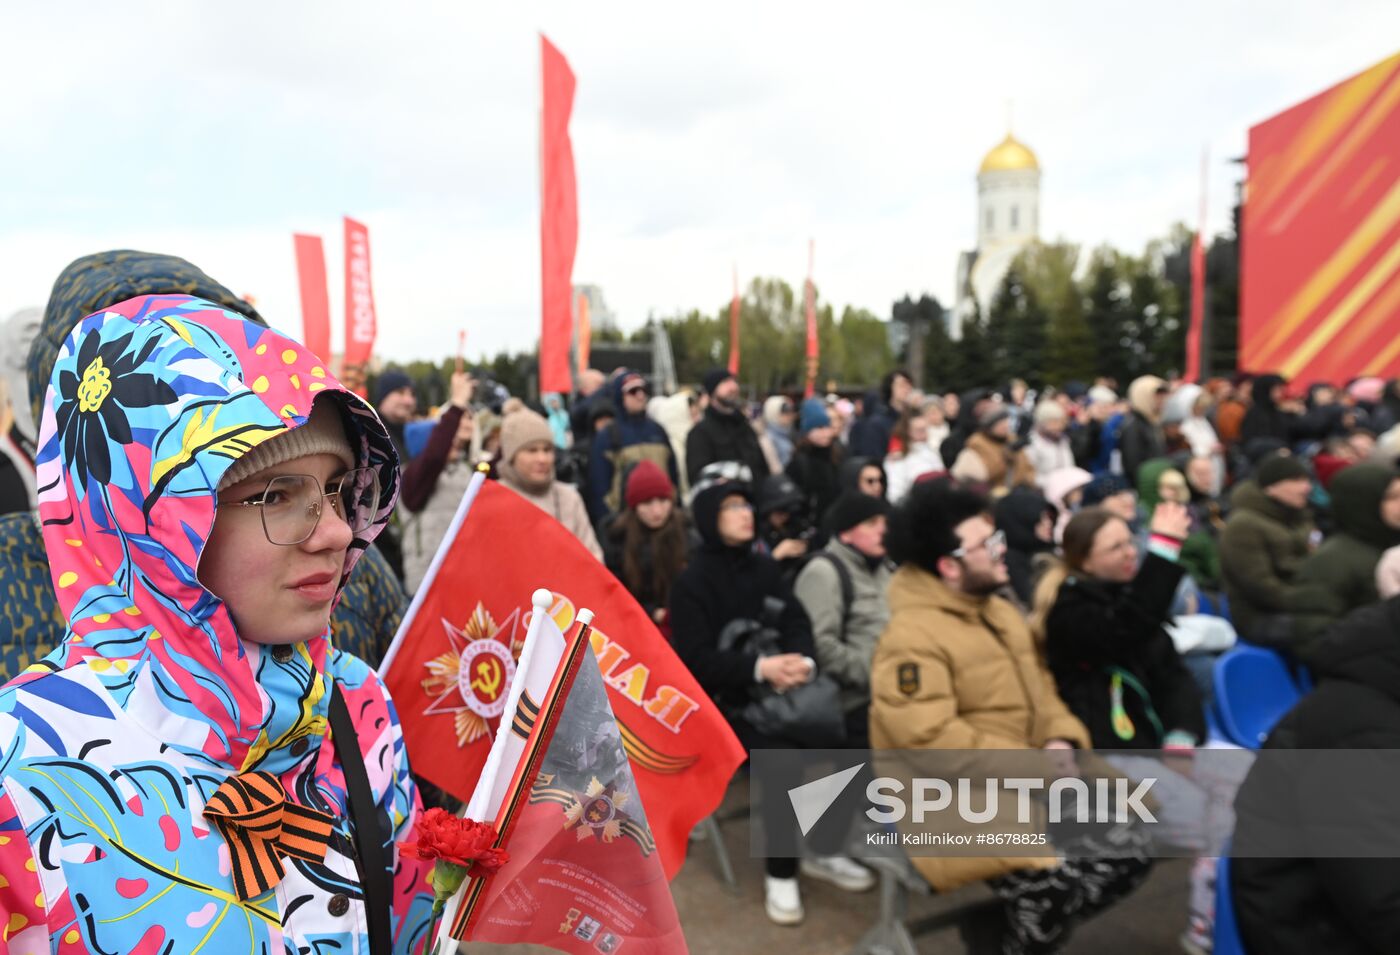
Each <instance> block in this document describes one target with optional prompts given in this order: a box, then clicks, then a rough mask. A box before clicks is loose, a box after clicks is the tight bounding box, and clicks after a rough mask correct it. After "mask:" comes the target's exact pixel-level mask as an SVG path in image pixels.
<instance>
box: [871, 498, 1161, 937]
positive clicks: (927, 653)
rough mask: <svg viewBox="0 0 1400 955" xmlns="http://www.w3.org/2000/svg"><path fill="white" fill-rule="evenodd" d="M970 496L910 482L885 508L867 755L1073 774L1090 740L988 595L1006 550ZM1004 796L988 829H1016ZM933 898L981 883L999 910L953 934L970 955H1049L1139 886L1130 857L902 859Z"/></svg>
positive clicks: (1029, 642)
mask: <svg viewBox="0 0 1400 955" xmlns="http://www.w3.org/2000/svg"><path fill="white" fill-rule="evenodd" d="M987 506H988V505H987V501H986V499H985V498H983V497H982V496H981V495H978V494H975V493H973V492H971V491H969V490H967V489H965V488H962V487H959V486H957V485H956V484H953V483H951V482H948V481H929V482H925V483H923V484H917V485H915V486H914V489H913V490H912V491H911V492H910V493H909V496H908V497H907V498H905V499H904V501H903V502H902V503H901V504H900V506H899V507H898V508H896V509H895V516H894V519H892V520H891V521H890V523H889V529H888V530H887V532H886V534H885V548H886V550H887V551H888V553H889V556H890V558H891V559H893V560H894V561H895V562H896V563H898V564H899V565H900V566H899V569H898V570H897V571H895V573H894V577H893V578H892V579H891V581H890V589H889V608H890V622H889V625H888V626H887V627H886V628H885V632H884V633H883V634H882V635H881V637H880V641H879V643H878V645H877V646H876V649H875V659H874V663H873V665H872V667H871V672H870V690H871V701H870V742H871V745H872V746H873V747H874V748H875V749H877V750H918V749H940V750H964V751H965V750H1041V751H1043V752H1044V756H1045V760H1046V764H1047V770H1048V771H1050V772H1052V773H1053V774H1056V775H1070V774H1074V773H1076V770H1075V769H1074V755H1073V750H1074V749H1076V748H1082V747H1087V746H1088V745H1089V734H1088V731H1087V730H1086V729H1085V728H1084V724H1083V723H1081V722H1080V721H1079V720H1078V719H1077V718H1076V717H1075V716H1074V715H1073V714H1072V713H1070V711H1069V708H1068V707H1067V706H1066V705H1065V703H1064V701H1063V700H1062V699H1060V696H1059V693H1058V692H1057V691H1056V689H1055V682H1054V680H1053V678H1052V677H1051V676H1050V673H1049V671H1048V670H1047V669H1046V667H1045V664H1044V662H1043V661H1042V659H1041V655H1040V653H1039V652H1038V651H1037V649H1036V645H1035V641H1034V639H1033V638H1032V636H1031V631H1030V627H1029V626H1028V625H1027V624H1026V620H1025V618H1024V617H1023V616H1022V615H1021V612H1020V611H1019V610H1017V609H1016V608H1015V607H1014V606H1012V604H1011V603H1010V602H1008V601H1007V600H1004V599H1003V598H1001V597H998V596H994V594H995V592H996V591H997V590H998V589H1000V588H1001V587H1003V586H1005V584H1006V583H1007V581H1008V579H1009V578H1008V575H1007V570H1006V561H1005V557H1006V543H1005V538H1004V537H1003V535H1002V534H1001V533H1000V532H998V531H997V530H996V528H995V527H994V526H993V525H992V521H991V519H990V518H989V517H988V516H987ZM1014 802H1015V800H1014V798H1011V797H1006V796H1005V795H1003V797H1002V798H1000V799H998V801H997V806H996V810H995V812H996V815H995V817H994V820H993V822H992V823H991V826H992V829H991V830H989V831H998V832H1015V831H1017V830H1018V828H1024V827H1019V826H1018V824H1017V821H1016V815H1015V805H1014ZM912 861H913V863H914V866H915V867H916V868H917V869H918V870H919V872H920V874H921V875H923V877H924V878H925V879H927V880H928V881H929V883H930V884H931V885H932V886H933V887H934V888H935V889H937V890H938V891H939V892H948V891H951V890H953V889H955V888H957V887H959V886H962V885H966V884H968V883H970V882H978V881H986V882H987V884H988V885H989V886H990V887H991V889H992V890H993V891H994V892H995V893H996V895H997V897H998V898H999V899H1001V901H1002V904H1003V910H1002V911H995V910H994V911H993V912H992V913H991V916H992V917H990V918H987V919H982V918H978V919H976V920H975V921H969V922H967V923H965V924H964V925H963V932H964V937H965V941H967V942H968V943H969V950H971V951H974V952H988V951H997V952H1006V953H1011V952H1015V953H1021V952H1037V953H1039V952H1054V951H1059V950H1060V949H1061V948H1062V946H1063V945H1064V944H1065V943H1066V941H1067V940H1068V938H1069V934H1070V932H1071V930H1072V929H1073V927H1074V925H1075V924H1077V923H1078V922H1079V921H1080V920H1082V919H1083V918H1086V917H1088V916H1090V915H1092V914H1095V913H1097V912H1100V911H1102V910H1103V909H1105V908H1107V907H1108V906H1110V905H1112V904H1114V903H1115V902H1117V901H1119V900H1120V899H1122V898H1123V897H1124V896H1126V895H1127V894H1128V893H1129V892H1131V891H1132V890H1133V889H1134V888H1136V887H1137V886H1138V885H1139V884H1140V883H1141V882H1142V880H1143V879H1144V878H1145V877H1146V875H1147V871H1148V869H1149V867H1150V863H1149V861H1148V860H1147V858H1146V857H1145V855H1144V854H1143V853H1142V852H1141V851H1137V850H1133V851H1130V852H1128V853H1127V854H1125V855H1123V856H1120V857H1118V858H1097V859H1096V858H1068V857H1066V858H1058V857H1056V856H1055V855H1053V854H1042V855H1039V856H1035V855H1029V856H1016V855H1014V854H1012V853H1007V854H1005V855H1002V856H998V857H991V856H982V857H966V858H952V857H930V856H921V857H918V858H915V859H913V860H912Z"/></svg>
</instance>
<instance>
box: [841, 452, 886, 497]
mask: <svg viewBox="0 0 1400 955" xmlns="http://www.w3.org/2000/svg"><path fill="white" fill-rule="evenodd" d="M867 467H877V468H879V469H880V473H881V474H882V475H883V474H884V473H885V468H884V465H882V464H881V463H880V462H879V461H876V460H875V459H874V458H847V459H846V460H844V461H842V462H841V466H840V467H839V468H838V469H837V471H836V480H837V483H838V484H839V485H840V488H841V490H843V491H859V490H860V472H861V471H862V470H864V469H865V468H867Z"/></svg>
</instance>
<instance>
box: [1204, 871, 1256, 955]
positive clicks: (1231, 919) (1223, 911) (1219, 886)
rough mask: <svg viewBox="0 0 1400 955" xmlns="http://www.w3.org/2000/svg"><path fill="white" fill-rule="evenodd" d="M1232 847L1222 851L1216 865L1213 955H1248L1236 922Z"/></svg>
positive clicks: (1238, 924)
mask: <svg viewBox="0 0 1400 955" xmlns="http://www.w3.org/2000/svg"><path fill="white" fill-rule="evenodd" d="M1229 853H1230V847H1229V845H1226V846H1225V847H1224V848H1223V849H1221V854H1220V860H1219V861H1218V862H1217V863H1216V864H1215V933H1214V941H1215V947H1214V948H1213V949H1212V955H1248V953H1247V952H1246V951H1245V947H1244V939H1242V938H1240V923H1239V922H1237V921H1236V920H1235V896H1234V892H1233V891H1232V890H1231V888H1230V855H1229Z"/></svg>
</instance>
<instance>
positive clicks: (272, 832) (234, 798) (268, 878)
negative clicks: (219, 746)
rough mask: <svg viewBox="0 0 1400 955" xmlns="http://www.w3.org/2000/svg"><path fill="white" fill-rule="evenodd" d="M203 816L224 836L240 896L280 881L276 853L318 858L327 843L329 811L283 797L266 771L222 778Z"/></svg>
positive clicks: (245, 897)
mask: <svg viewBox="0 0 1400 955" xmlns="http://www.w3.org/2000/svg"><path fill="white" fill-rule="evenodd" d="M204 818H206V819H208V820H209V821H210V822H212V823H213V824H214V825H215V826H217V827H218V829H219V832H220V833H221V834H222V835H223V837H224V838H225V839H226V840H227V841H228V848H229V858H230V860H231V861H232V863H233V887H234V891H236V892H237V893H238V897H239V898H240V899H242V900H243V901H245V902H247V901H249V900H251V899H255V898H257V897H258V896H260V895H262V894H263V893H264V892H266V891H267V890H268V889H271V888H272V887H273V886H275V885H276V884H277V883H279V882H281V881H282V874H283V873H282V861H281V860H280V859H279V858H278V856H279V855H284V856H293V857H294V858H297V859H305V860H306V861H308V862H320V861H322V860H323V859H325V858H326V850H327V849H328V848H329V846H330V835H331V823H332V821H333V817H332V816H330V815H328V814H326V813H324V812H318V811H317V810H315V809H308V808H307V807H305V806H299V805H297V804H296V803H294V802H292V801H291V800H289V799H288V798H287V793H286V792H285V791H284V790H283V789H282V784H281V783H279V782H278V781H277V777H276V776H274V775H272V774H271V773H265V772H261V771H259V772H252V773H241V774H239V775H237V776H230V777H229V778H228V779H225V780H224V782H223V785H221V786H220V787H219V788H218V789H217V790H215V792H214V795H213V796H211V797H210V799H209V802H208V804H206V805H205V807H204Z"/></svg>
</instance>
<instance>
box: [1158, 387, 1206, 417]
mask: <svg viewBox="0 0 1400 955" xmlns="http://www.w3.org/2000/svg"><path fill="white" fill-rule="evenodd" d="M1203 391H1205V389H1204V388H1202V387H1201V386H1200V385H1191V384H1186V385H1182V386H1181V387H1180V388H1178V389H1176V391H1174V392H1172V393H1171V395H1170V396H1169V397H1168V398H1167V403H1166V405H1165V406H1164V407H1163V408H1162V420H1163V421H1167V422H1172V421H1185V420H1187V419H1188V418H1194V417H1196V399H1198V398H1200V397H1201V392H1203Z"/></svg>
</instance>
